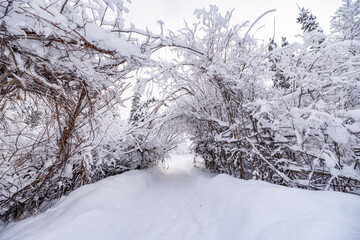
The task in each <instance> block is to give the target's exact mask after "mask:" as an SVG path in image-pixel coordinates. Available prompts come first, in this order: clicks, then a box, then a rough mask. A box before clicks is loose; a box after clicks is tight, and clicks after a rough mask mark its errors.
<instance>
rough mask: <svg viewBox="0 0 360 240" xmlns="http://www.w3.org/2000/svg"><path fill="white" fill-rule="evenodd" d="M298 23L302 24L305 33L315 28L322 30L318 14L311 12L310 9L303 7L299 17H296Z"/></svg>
mask: <svg viewBox="0 0 360 240" xmlns="http://www.w3.org/2000/svg"><path fill="white" fill-rule="evenodd" d="M296 20H297V23H300V24H301V30H303V32H304V33H309V32H312V31H314V30H318V31H319V32H322V30H321V29H320V25H319V23H318V22H317V21H316V16H314V15H312V14H311V13H309V10H307V9H305V8H302V9H300V13H299V17H298V18H297V19H296Z"/></svg>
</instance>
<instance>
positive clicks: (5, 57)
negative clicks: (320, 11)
mask: <svg viewBox="0 0 360 240" xmlns="http://www.w3.org/2000/svg"><path fill="white" fill-rule="evenodd" d="M126 4H127V2H125V1H123V0H92V1H84V0H32V1H30V0H0V21H1V22H0V38H1V40H0V219H1V220H2V221H14V220H16V219H19V218H26V217H28V216H32V215H36V213H37V212H39V211H41V210H42V209H46V207H47V206H50V205H51V204H52V202H53V201H54V200H56V199H59V198H60V197H62V196H64V195H67V194H69V193H70V192H72V191H73V190H75V189H77V188H79V187H80V186H82V185H85V184H91V183H95V182H97V181H99V180H101V179H104V178H107V177H109V176H113V175H117V174H120V173H123V172H126V171H129V170H134V169H146V168H149V167H151V166H154V165H156V164H157V163H159V162H162V161H164V159H165V158H166V157H167V156H168V153H169V151H171V150H172V149H174V148H175V147H176V145H177V144H179V143H181V142H182V141H184V138H185V137H186V138H189V139H190V140H191V143H192V150H193V152H194V153H195V154H196V155H197V156H199V157H201V158H202V159H203V160H204V164H205V168H206V169H208V170H209V171H211V172H213V173H225V174H228V175H231V176H233V177H236V178H241V179H258V180H262V181H267V182H270V183H274V184H278V185H283V186H288V187H291V188H301V189H308V190H318V191H338V192H344V193H348V194H356V195H360V1H359V0H343V1H342V5H340V6H339V8H338V10H337V11H336V12H335V13H334V15H333V18H332V20H331V23H330V24H331V33H325V32H324V31H323V30H322V28H321V26H320V24H319V23H318V22H317V20H316V16H315V15H313V14H312V13H310V12H309V11H308V10H307V9H306V8H299V15H298V16H294V21H296V22H298V26H299V28H301V30H302V35H301V38H302V42H301V43H299V42H293V43H292V42H289V41H288V40H287V39H286V37H285V36H284V37H283V38H282V41H281V42H276V41H275V40H274V38H273V39H263V40H259V39H258V38H257V37H256V29H257V20H255V21H254V22H249V21H246V22H244V23H242V24H234V23H233V22H231V18H232V14H233V11H231V10H230V11H227V12H225V13H223V12H222V11H223V10H225V9H222V10H220V9H218V8H217V7H216V6H214V5H212V6H210V7H207V8H204V9H197V10H195V12H194V14H195V16H196V17H197V19H198V21H197V22H195V23H190V22H185V24H184V27H183V28H182V29H178V30H176V31H172V30H167V29H165V28H164V27H163V25H161V27H160V30H156V31H153V30H150V29H138V28H137V27H135V26H133V25H131V26H130V27H126V25H125V20H126V19H124V12H126V11H127V8H126ZM272 11H273V10H269V11H267V12H265V13H263V14H262V15H259V18H258V19H260V18H261V17H262V16H264V15H266V14H271V12H272ZM163 49H168V50H169V51H171V52H172V54H173V55H174V56H175V57H174V58H159V57H154V56H155V55H156V54H158V53H159V52H161V51H162V50H163ZM134 76H135V77H134ZM126 91H132V92H133V94H132V97H131V99H129V98H128V97H127V96H126V94H125V92H126ZM127 101H130V102H131V109H130V117H129V118H128V119H127V118H124V116H122V113H121V111H119V109H120V106H124V104H125V102H127ZM184 136H185V137H184Z"/></svg>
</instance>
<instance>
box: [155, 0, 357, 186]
mask: <svg viewBox="0 0 360 240" xmlns="http://www.w3.org/2000/svg"><path fill="white" fill-rule="evenodd" d="M195 14H196V16H197V17H198V19H199V21H198V22H197V23H195V24H193V25H189V24H186V27H185V28H184V29H181V30H180V31H179V32H178V33H177V34H175V33H173V32H170V34H169V37H168V38H169V39H171V41H172V42H173V43H176V45H177V46H179V47H177V48H175V49H174V50H175V51H176V53H177V54H178V57H177V59H176V60H174V61H172V62H170V63H167V62H165V61H162V62H159V66H158V68H157V69H156V71H155V72H154V76H152V78H151V79H152V80H153V81H157V84H158V85H159V86H162V87H163V89H162V90H163V91H164V92H165V93H166V94H168V95H171V96H172V97H171V99H172V101H171V102H172V105H171V106H170V107H169V108H168V109H167V110H166V111H167V113H166V114H167V118H166V119H165V120H164V121H167V125H168V126H169V127H168V128H167V129H168V130H169V131H175V132H176V131H186V132H187V133H188V134H190V135H191V136H192V140H193V143H194V149H195V151H196V153H197V154H198V155H200V156H202V157H203V158H204V161H205V167H206V168H208V169H210V170H211V171H213V172H218V173H227V174H230V175H232V176H235V177H239V178H244V179H251V178H254V179H261V180H265V181H269V182H272V183H276V184H281V185H287V186H292V187H300V188H306V189H316V190H324V189H326V190H327V189H332V190H335V191H343V192H352V193H359V181H360V164H359V155H360V152H359V150H360V149H359V141H360V139H359V137H360V136H359V133H360V119H359V116H360V109H359V106H360V102H359V100H360V98H359V96H360V85H359V81H360V72H359V70H358V68H359V64H360V62H359V60H360V55H359V53H360V52H359V41H355V40H353V41H350V40H347V41H334V40H333V37H332V36H329V37H327V36H326V35H325V34H324V33H323V32H322V31H305V32H304V35H303V38H304V44H299V43H294V44H288V43H286V44H283V45H282V47H274V46H272V47H271V43H270V44H269V45H267V46H265V45H259V44H258V42H257V41H256V40H255V39H254V38H253V37H252V36H251V32H252V31H251V30H252V27H253V26H254V24H252V25H250V27H249V25H248V23H247V22H245V23H243V24H241V25H235V26H230V19H231V14H232V12H227V13H226V14H225V15H224V16H223V15H221V14H220V13H219V11H218V9H217V8H216V7H215V6H212V7H211V8H210V10H209V11H206V10H197V11H196V12H195ZM279 81H282V83H279ZM168 99H169V97H168ZM174 126H177V127H174Z"/></svg>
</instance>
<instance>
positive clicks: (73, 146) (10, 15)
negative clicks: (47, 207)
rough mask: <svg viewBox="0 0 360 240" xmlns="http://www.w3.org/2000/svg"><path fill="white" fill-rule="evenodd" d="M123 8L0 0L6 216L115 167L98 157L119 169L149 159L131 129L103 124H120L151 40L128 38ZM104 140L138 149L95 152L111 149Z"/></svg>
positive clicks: (1, 191) (0, 211)
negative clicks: (131, 80) (109, 154)
mask: <svg viewBox="0 0 360 240" xmlns="http://www.w3.org/2000/svg"><path fill="white" fill-rule="evenodd" d="M123 11H126V8H125V7H124V3H123V1H122V0H111V1H108V0H106V1H90V2H87V1H77V0H69V1H68V0H67V1H60V0H59V1H57V0H56V1H48V0H35V1H28V0H15V1H4V0H2V1H0V16H1V17H0V21H1V23H0V38H1V45H0V151H1V156H0V175H1V178H0V206H1V207H0V217H1V218H2V219H3V220H7V219H12V218H18V217H20V216H21V214H22V213H24V212H25V213H34V212H36V211H37V210H38V209H39V208H40V206H43V205H44V204H45V203H47V202H48V201H49V200H52V199H55V198H59V197H60V196H62V195H63V194H65V193H67V192H69V191H71V190H72V189H75V188H77V187H78V186H80V185H82V184H84V183H89V182H93V181H94V180H97V179H100V178H102V177H105V176H108V175H111V174H115V173H118V172H119V171H118V170H116V171H114V172H107V173H104V172H103V171H102V170H103V169H104V167H102V166H104V164H105V165H106V164H110V165H111V166H113V164H114V163H115V164H118V165H117V166H116V168H121V167H122V169H121V170H122V171H124V170H127V169H132V168H136V167H138V168H141V167H142V166H147V165H148V163H144V165H141V164H142V163H141V157H142V156H144V155H142V153H141V151H142V149H141V147H142V143H144V142H138V141H136V140H134V139H133V137H132V134H131V133H130V132H131V131H134V130H131V131H128V130H126V129H125V130H121V131H119V130H114V131H113V133H112V134H114V132H115V133H117V134H118V135H111V134H109V132H108V131H109V129H111V127H113V125H114V123H117V124H118V127H119V128H120V129H121V126H122V125H123V124H121V120H120V116H119V114H118V113H116V106H117V105H118V104H121V103H122V98H121V95H122V93H123V92H124V91H125V89H127V88H128V87H129V85H128V84H126V83H125V81H124V79H125V78H126V75H127V74H128V73H129V72H131V71H133V70H135V69H137V68H138V67H139V66H141V65H142V64H143V63H145V62H146V59H147V55H146V54H147V53H148V51H147V49H148V48H147V43H149V44H150V42H151V41H147V43H143V44H139V43H138V39H135V38H132V37H131V36H130V34H129V32H130V31H131V29H130V30H126V29H124V26H123V18H122V13H123ZM112 137H116V138H112ZM107 141H108V142H111V143H113V142H114V141H115V142H116V141H117V142H118V144H117V145H118V146H120V145H121V146H122V148H120V150H119V151H120V152H121V153H122V154H123V156H125V155H126V152H128V153H129V154H130V153H133V152H136V154H137V155H136V156H137V157H136V158H131V161H130V162H128V161H127V158H126V157H122V158H121V159H126V161H125V160H124V161H123V162H121V160H119V161H115V162H114V161H110V160H109V159H111V158H109V159H106V158H104V159H101V160H99V159H98V158H97V156H99V155H100V152H101V153H103V152H104V149H105V150H106V149H107V146H109V147H108V149H111V146H110V145H111V144H110V145H109V144H107ZM119 143H122V144H119ZM131 144H133V145H132V146H131ZM124 145H126V146H124ZM94 148H95V149H94ZM101 149H102V150H101ZM129 149H131V151H128V150H129ZM100 150H101V151H100ZM129 159H130V158H129ZM107 160H109V161H107ZM95 175H96V177H94V176H95Z"/></svg>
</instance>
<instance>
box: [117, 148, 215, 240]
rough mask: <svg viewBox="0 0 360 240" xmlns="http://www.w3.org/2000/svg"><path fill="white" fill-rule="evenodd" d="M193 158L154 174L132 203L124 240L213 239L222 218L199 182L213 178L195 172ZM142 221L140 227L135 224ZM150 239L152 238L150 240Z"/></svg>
mask: <svg viewBox="0 0 360 240" xmlns="http://www.w3.org/2000/svg"><path fill="white" fill-rule="evenodd" d="M192 161H193V156H191V155H188V156H185V157H184V156H183V157H182V158H180V159H179V158H173V159H172V161H170V162H168V163H166V164H165V166H162V167H159V168H156V169H153V170H152V171H151V174H152V178H153V180H154V181H153V182H152V184H151V186H149V188H148V189H147V191H145V192H144V193H143V194H142V196H141V198H139V199H138V200H137V201H135V202H134V203H133V208H134V210H135V211H134V212H133V214H132V215H131V216H129V223H128V226H124V229H125V234H124V239H150V238H151V237H150V236H157V237H156V239H174V240H175V239H179V240H180V239H189V240H196V239H212V238H211V236H213V237H214V229H216V226H217V225H218V222H219V221H220V219H221V214H219V211H217V210H216V209H210V208H208V207H207V205H206V203H207V201H206V199H205V198H202V197H201V195H200V194H199V191H200V188H199V186H198V183H199V181H200V182H201V181H206V180H207V179H209V178H210V177H211V175H208V174H205V173H201V171H196V170H195V169H193V163H192ZM134 222H141V225H135V226H134V225H133V223H134ZM149 237H150V238H149Z"/></svg>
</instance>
